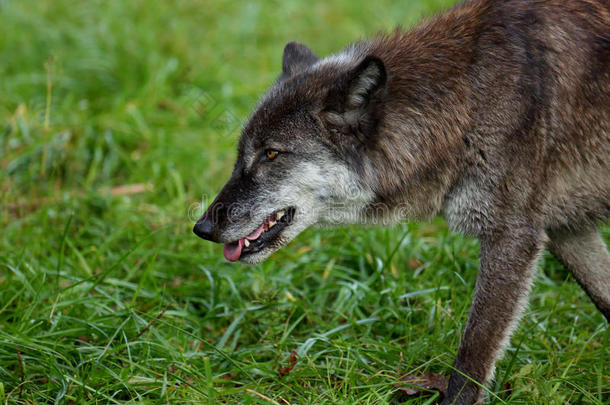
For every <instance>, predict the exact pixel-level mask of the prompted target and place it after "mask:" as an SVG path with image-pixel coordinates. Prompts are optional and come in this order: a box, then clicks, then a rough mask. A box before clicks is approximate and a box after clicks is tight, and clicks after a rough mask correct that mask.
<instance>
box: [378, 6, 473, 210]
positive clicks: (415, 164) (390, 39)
mask: <svg viewBox="0 0 610 405" xmlns="http://www.w3.org/2000/svg"><path fill="white" fill-rule="evenodd" d="M474 3H475V2H468V3H465V4H463V5H460V6H458V7H456V8H455V9H454V10H452V12H450V13H449V14H446V15H443V16H441V17H438V18H435V19H433V20H432V21H430V22H429V23H427V24H425V25H420V26H418V27H417V28H415V29H413V30H411V31H406V32H400V31H395V32H394V33H392V34H391V35H388V36H383V37H378V38H376V39H374V40H373V41H371V42H369V43H367V44H366V48H367V49H366V51H367V52H369V53H371V54H373V55H375V56H378V57H379V58H380V59H381V60H383V61H384V63H385V66H386V69H387V72H388V77H389V81H388V92H387V98H386V108H385V111H386V112H385V116H384V119H383V120H382V122H381V124H380V127H379V132H380V133H379V136H380V137H381V138H382V139H383V141H382V142H379V143H378V144H377V145H378V149H377V150H376V151H375V155H374V156H373V157H372V161H371V165H372V166H374V167H380V166H379V165H382V167H385V168H386V172H385V173H384V175H383V176H381V178H380V179H377V180H378V182H379V183H378V184H379V185H378V192H377V194H378V195H379V196H380V199H381V200H383V201H384V202H386V203H387V204H389V205H396V204H398V205H401V204H404V205H407V206H409V211H411V214H410V215H409V216H411V217H419V218H424V217H430V216H434V215H436V214H438V212H439V211H440V208H441V205H442V201H443V199H444V198H445V195H446V194H447V192H448V191H449V189H450V187H451V185H452V184H454V183H455V181H456V180H457V177H458V176H460V173H461V172H462V169H463V168H462V167H461V166H460V165H461V164H462V163H463V160H462V159H461V158H460V156H461V155H462V153H463V151H464V143H465V136H466V134H467V133H468V131H469V129H470V128H471V125H472V123H471V119H470V117H472V111H473V108H475V106H473V105H472V98H473V97H472V93H473V91H475V90H474V89H473V87H472V86H473V83H472V82H471V80H469V78H468V75H469V72H471V69H472V67H473V66H474V64H475V63H476V59H477V52H478V50H477V46H476V41H477V37H478V30H479V27H478V26H477V25H475V24H474V23H473V21H480V20H481V17H480V15H477V14H480V13H482V12H484V11H485V9H481V7H478V8H477V7H474V6H473V5H474ZM479 3H480V2H479ZM479 6H480V4H479ZM390 173H391V174H390ZM422 188H424V189H426V190H427V191H426V193H421V191H419V192H412V191H414V190H416V189H417V190H421V189H422ZM415 195H418V196H422V195H425V198H424V200H422V201H415V200H413V199H414V198H415V197H413V196H415Z"/></svg>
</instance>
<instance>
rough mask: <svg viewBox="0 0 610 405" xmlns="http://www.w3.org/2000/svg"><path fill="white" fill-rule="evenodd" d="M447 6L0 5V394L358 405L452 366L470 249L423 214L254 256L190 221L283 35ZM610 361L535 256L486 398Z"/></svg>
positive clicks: (596, 397)
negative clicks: (417, 220) (522, 309)
mask: <svg viewBox="0 0 610 405" xmlns="http://www.w3.org/2000/svg"><path fill="white" fill-rule="evenodd" d="M451 3H452V1H451V0H411V1H402V2H401V1H388V0H384V1H379V2H370V1H363V0H358V1H355V0H341V1H335V2H332V4H330V3H329V2H323V1H315V2H308V3H305V2H297V1H269V2H260V3H254V2H249V3H246V2H244V3H243V4H241V5H240V4H239V3H238V2H234V1H228V0H213V1H212V0H210V1H205V0H204V1H198V2H196V1H186V0H183V1H175V2H161V1H159V2H157V1H144V0H134V1H102V0H95V1H86V2H85V1H83V2H75V1H68V0H40V1H34V0H19V1H17V0H0V190H1V197H0V229H1V230H2V231H1V233H0V403H3V404H4V403H20V404H35V403H36V404H38V403H58V404H81V403H100V404H101V403H125V402H130V403H150V404H161V403H172V404H173V403H196V404H201V403H206V404H212V403H216V402H218V403H230V404H233V403H243V404H254V403H261V404H264V403H279V404H287V403H292V404H304V403H316V404H320V403H327V404H335V403H345V404H353V403H376V404H378V403H388V402H392V401H393V400H394V399H396V398H395V396H394V391H395V389H396V385H395V384H396V383H397V381H398V380H399V378H400V376H401V375H403V374H407V373H419V372H423V371H433V372H440V373H444V374H448V373H449V372H450V370H451V364H452V362H453V358H454V356H455V352H456V350H457V347H458V342H459V336H460V333H461V331H462V328H463V326H464V323H465V321H466V315H467V310H468V306H469V302H470V297H471V294H472V291H473V286H474V280H475V277H476V270H477V264H478V244H477V242H476V241H475V240H473V239H468V238H464V237H462V236H460V235H457V234H454V233H452V232H450V231H449V230H447V228H446V225H445V224H444V222H443V221H441V220H437V221H434V222H433V223H431V224H411V223H408V224H403V225H400V226H396V227H394V228H392V229H358V228H347V229H345V228H344V229H337V230H332V231H331V230H319V229H318V230H309V231H307V232H305V233H304V234H303V235H301V236H300V237H299V238H297V240H296V241H294V242H293V243H291V244H290V245H289V246H287V247H286V248H284V249H283V250H281V251H280V252H278V253H277V254H275V255H274V256H273V258H272V260H269V261H268V262H266V263H264V264H262V265H258V266H255V267H247V266H244V265H240V264H229V263H228V262H227V261H226V260H225V259H224V258H223V256H222V247H221V246H218V245H213V244H211V243H205V242H203V241H201V240H199V239H198V238H196V237H195V236H194V235H193V234H192V232H191V228H192V224H193V221H194V220H195V219H196V217H197V216H198V215H199V214H200V213H201V206H202V205H204V206H205V205H206V204H207V203H208V202H209V201H210V198H212V197H213V196H214V193H215V192H217V191H218V190H219V189H220V187H221V186H222V184H223V183H224V181H225V180H226V179H227V177H228V175H229V173H230V171H231V168H232V163H233V158H234V155H235V151H234V147H235V143H236V139H237V137H238V136H239V129H240V126H241V124H242V122H243V120H244V119H245V118H247V115H248V112H249V110H250V109H251V108H252V107H253V106H254V105H255V103H256V101H257V98H258V96H259V95H260V94H261V93H262V92H263V91H264V89H265V88H266V87H267V86H268V85H269V84H270V83H271V82H272V81H273V80H274V79H275V77H276V76H277V74H278V72H279V69H280V66H281V52H282V49H283V45H284V44H285V43H286V42H287V41H289V40H299V41H302V42H305V43H308V44H310V45H311V46H312V48H313V49H314V50H315V51H316V52H317V53H318V54H320V55H326V54H328V53H331V52H334V51H337V50H339V49H341V48H342V47H343V46H344V45H345V44H346V43H348V42H349V41H353V40H355V39H357V38H360V37H363V36H366V35H370V34H373V33H375V32H376V31H378V30H389V29H391V28H392V27H394V26H395V25H397V24H402V25H405V26H409V25H412V24H414V23H415V22H417V20H418V19H419V18H421V16H425V15H430V14H432V13H434V12H436V11H438V10H440V9H442V8H443V7H445V6H448V5H449V4H451ZM604 233H605V237H606V240H608V239H609V237H610V230H609V228H607V227H606V228H605V230H604ZM292 350H295V353H296V355H297V362H296V365H295V366H294V368H293V369H292V370H291V371H290V372H289V373H284V374H287V375H281V373H279V369H280V368H285V367H287V366H289V365H290V364H291V363H290V353H291V351H292ZM609 375H610V332H609V329H608V325H607V323H606V322H605V321H604V319H603V317H602V315H601V314H600V313H599V312H598V311H596V310H595V308H594V306H593V305H592V303H591V302H590V301H589V299H588V298H587V297H586V296H585V294H584V292H583V291H582V290H581V289H580V288H579V287H578V286H577V285H576V283H575V282H574V281H573V280H572V279H571V277H570V275H569V274H568V273H567V272H566V271H565V270H563V269H562V267H561V266H560V265H559V264H558V263H557V262H556V261H555V260H554V259H553V258H552V257H551V256H549V255H547V256H545V257H544V259H543V261H542V262H541V265H540V271H539V273H538V277H537V283H536V285H535V288H534V291H533V294H532V298H531V304H530V307H529V309H528V310H527V312H526V314H525V317H524V321H523V322H522V324H521V326H520V327H519V329H518V330H517V331H516V333H515V335H514V337H513V339H512V344H511V346H510V348H509V350H508V351H507V353H506V356H505V357H504V359H503V360H502V361H501V362H500V364H499V368H498V373H497V382H496V383H495V385H493V386H492V387H491V391H492V393H493V394H492V398H493V400H494V401H496V403H511V404H512V403H514V404H517V403H533V404H549V403H552V404H565V403H591V404H602V403H606V404H608V403H610V376H609ZM265 398H267V399H265ZM434 398H435V397H434V396H428V397H425V398H415V399H409V400H407V403H416V404H423V403H427V404H428V403H431V402H432V401H434Z"/></svg>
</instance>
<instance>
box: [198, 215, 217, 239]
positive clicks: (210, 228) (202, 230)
mask: <svg viewBox="0 0 610 405" xmlns="http://www.w3.org/2000/svg"><path fill="white" fill-rule="evenodd" d="M193 232H195V235H197V236H199V237H200V238H202V239H205V240H209V241H212V242H214V224H213V223H212V221H211V220H210V219H209V218H202V219H200V220H199V221H197V223H196V224H195V226H194V227H193Z"/></svg>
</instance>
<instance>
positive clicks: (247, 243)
mask: <svg viewBox="0 0 610 405" xmlns="http://www.w3.org/2000/svg"><path fill="white" fill-rule="evenodd" d="M244 246H245V247H248V246H250V241H249V240H248V239H244Z"/></svg>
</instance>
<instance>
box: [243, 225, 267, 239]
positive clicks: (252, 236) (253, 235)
mask: <svg viewBox="0 0 610 405" xmlns="http://www.w3.org/2000/svg"><path fill="white" fill-rule="evenodd" d="M264 228H265V223H263V224H261V226H259V227H258V228H257V229H256V230H255V231H254V232H252V233H251V234H250V235H248V236H246V239H248V240H255V239H257V238H258V237H259V236H261V233H263V229H264Z"/></svg>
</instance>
